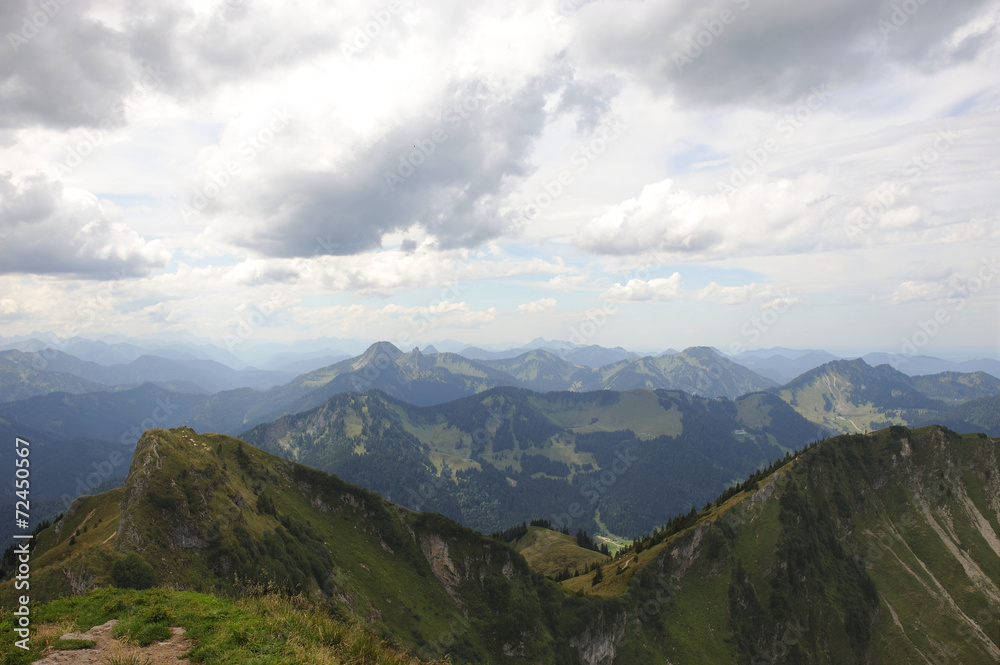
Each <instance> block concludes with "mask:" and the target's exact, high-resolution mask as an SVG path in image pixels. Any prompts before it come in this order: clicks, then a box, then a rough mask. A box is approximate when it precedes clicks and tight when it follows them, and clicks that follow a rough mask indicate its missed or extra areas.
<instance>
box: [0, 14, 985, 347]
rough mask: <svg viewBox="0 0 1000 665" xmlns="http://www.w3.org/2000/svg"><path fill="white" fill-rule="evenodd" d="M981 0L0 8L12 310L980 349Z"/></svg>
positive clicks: (192, 322) (280, 332) (181, 329)
mask: <svg viewBox="0 0 1000 665" xmlns="http://www.w3.org/2000/svg"><path fill="white" fill-rule="evenodd" d="M998 25H1000V2H996V1H974V0H951V1H949V2H944V0H905V1H899V0H893V1H887V0H811V1H810V2H807V3H805V2H793V1H791V0H709V1H705V0H674V1H670V2H636V1H606V2H605V1H594V2H586V1H585V0H547V1H546V0H543V1H542V2H518V1H516V0H504V1H503V2H476V3H470V2H466V1H458V0H455V1H447V0H442V1H435V2H428V1H423V2H421V1H419V0H399V1H396V0H393V1H392V2H387V3H383V2H380V1H375V2H352V1H344V2H340V1H338V2H336V3H333V2H310V1H299V2H295V1H293V2H284V1H283V2H277V1H274V2H265V1H263V0H221V1H220V0H186V1H185V0H176V1H172V2H169V3H164V2H152V1H150V2H144V1H142V0H138V1H134V0H120V1H119V0H100V1H98V0H94V1H87V0H30V1H26V2H24V1H15V0H11V1H8V2H3V3H0V37H2V43H0V336H5V337H11V336H19V335H27V334H31V333H33V332H36V331H41V332H45V333H48V334H51V335H55V336H58V337H71V336H74V335H81V336H85V337H91V338H97V337H100V336H102V335H109V334H115V335H124V336H131V337H139V338H163V339H191V340H195V339H197V340H204V341H211V342H212V343H215V344H217V345H219V346H222V347H223V348H227V349H229V350H231V351H234V352H236V353H239V352H240V351H242V350H246V349H248V348H252V347H253V346H254V345H255V344H260V343H262V342H264V341H282V342H294V341H296V340H304V339H312V338H317V337H334V338H356V339H371V340H379V339H381V340H387V341H390V342H393V343H395V344H397V346H400V347H401V348H404V349H408V348H410V347H412V346H413V345H415V344H417V345H426V344H427V343H428V342H433V341H435V340H445V339H452V340H459V341H461V342H463V343H469V344H477V345H482V346H488V345H502V344H507V343H513V344H516V343H524V342H527V341H528V340H531V339H533V338H536V337H545V338H548V339H557V340H570V341H572V342H574V343H578V344H600V345H603V346H624V347H626V348H629V349H667V348H677V349H680V348H685V347H687V346H692V345H713V346H716V347H718V348H720V349H721V350H723V351H727V352H733V353H738V352H740V351H742V350H746V349H758V348H768V347H776V346H785V347H792V348H825V349H828V350H832V351H834V352H836V351H837V350H848V349H851V350H859V351H861V350H867V351H888V352H895V353H922V354H929V355H947V354H948V353H951V354H958V353H962V352H963V351H964V352H967V353H969V354H972V355H979V356H987V357H1000V295H998V294H1000V288H998V284H1000V263H998V256H997V254H998V252H997V250H998V247H1000V242H998V240H1000V225H998V210H1000V205H998V204H1000V186H998V183H1000V158H998V155H1000V114H998V111H1000V75H998V74H997V72H998V71H1000V46H998Z"/></svg>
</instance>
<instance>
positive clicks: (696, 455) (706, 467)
mask: <svg viewBox="0 0 1000 665" xmlns="http://www.w3.org/2000/svg"><path fill="white" fill-rule="evenodd" d="M824 433H825V431H824V430H821V429H820V428H817V427H816V426H815V425H812V424H810V423H809V422H808V421H806V420H805V419H803V418H802V417H801V416H799V415H798V414H796V413H795V412H794V410H792V409H791V408H790V407H789V406H788V405H787V404H785V403H784V402H783V401H781V399H779V398H778V397H777V396H774V395H765V394H755V395H749V396H747V397H744V398H741V399H740V400H737V402H736V403H733V402H730V401H728V400H724V399H719V400H711V399H704V398H698V397H692V396H690V395H687V394H685V393H681V392H673V391H656V392H652V391H647V390H634V391H628V392H623V393H619V392H613V391H598V392H591V393H578V392H560V393H544V394H540V393H533V392H530V391H526V390H521V389H514V388H493V389H490V390H487V391H485V392H482V393H480V394H478V395H475V396H471V397H466V398H463V399H460V400H456V401H454V402H448V403H446V404H439V405H436V406H430V407H417V406H413V405H410V404H406V403H404V402H400V401H398V400H394V399H392V398H390V397H389V396H388V395H385V394H383V393H366V394H363V395H357V394H342V395H337V396H335V397H333V398H332V399H330V400H329V401H328V402H327V403H326V404H324V405H323V406H321V407H319V408H317V409H314V410H312V411H308V412H305V413H300V414H295V415H290V416H285V417H283V418H280V419H278V420H277V421H275V422H273V423H268V424H265V425H260V426H258V427H255V428H253V429H252V430H250V431H247V432H245V433H244V434H243V435H241V436H242V437H243V438H244V440H246V441H247V442H248V443H251V444H252V445H254V446H257V447H260V448H262V449H264V450H268V451H270V452H272V453H275V454H278V455H282V456H284V457H287V458H289V459H294V460H296V461H298V462H301V463H303V464H308V465H311V466H314V467H316V468H319V469H322V470H324V471H328V472H330V473H335V474H337V475H339V476H341V477H343V478H345V479H347V480H349V481H350V482H354V483H357V484H359V485H362V486H363V487H367V488H368V489H371V490H374V491H377V492H380V493H381V494H382V495H383V496H385V497H386V498H387V499H389V500H390V501H393V502H396V503H399V504H401V505H405V506H407V507H410V508H413V509H419V510H425V511H426V510H431V511H435V512H440V513H442V514H444V515H446V516H448V517H450V518H452V519H455V520H457V521H459V522H462V523H463V524H466V525H468V526H470V527H472V528H475V529H478V530H480V531H482V532H484V533H490V532H493V531H498V530H501V529H504V528H506V527H508V526H510V525H512V524H519V523H521V522H528V521H530V520H532V519H535V518H546V519H549V520H550V521H552V522H553V523H554V524H556V525H557V528H561V527H563V526H565V527H567V528H569V529H570V531H571V532H574V533H575V531H576V530H577V529H578V528H582V529H584V530H586V531H588V532H589V533H594V534H601V535H604V536H606V537H611V536H624V537H633V536H638V535H641V534H643V533H648V532H649V531H650V530H651V529H653V527H655V526H656V525H658V524H661V523H663V522H665V521H666V520H668V519H670V518H671V517H672V516H673V515H675V514H676V513H678V512H686V511H687V510H689V509H690V508H691V507H693V506H696V505H697V506H700V505H702V504H703V503H704V502H705V501H710V500H711V499H713V498H714V497H715V496H716V495H717V494H718V493H719V492H721V491H723V490H724V489H725V488H726V487H727V486H729V485H730V484H731V483H733V482H738V481H740V480H742V479H743V478H745V477H746V476H748V475H749V474H750V473H752V472H753V471H755V470H757V469H758V468H759V467H761V466H762V465H767V464H769V463H770V462H771V461H772V460H774V459H775V458H778V457H780V456H781V455H782V454H784V453H785V452H786V451H788V450H792V449H795V448H801V447H802V446H803V445H805V444H806V443H808V442H810V441H813V440H815V439H817V438H819V437H820V436H822V435H823V434H824ZM652 497H655V500H651V499H652Z"/></svg>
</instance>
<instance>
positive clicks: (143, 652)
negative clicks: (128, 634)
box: [35, 620, 192, 665]
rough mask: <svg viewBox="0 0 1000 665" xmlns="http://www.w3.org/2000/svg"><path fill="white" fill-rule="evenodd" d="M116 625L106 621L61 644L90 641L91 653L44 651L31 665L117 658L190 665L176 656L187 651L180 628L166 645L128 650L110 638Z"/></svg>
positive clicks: (84, 664) (87, 664)
mask: <svg viewBox="0 0 1000 665" xmlns="http://www.w3.org/2000/svg"><path fill="white" fill-rule="evenodd" d="M116 623H118V622H117V621H114V620H112V621H109V622H107V623H106V624H104V625H102V626H94V627H93V628H91V629H90V630H88V631H87V632H86V633H66V634H65V635H63V636H62V638H63V639H65V640H94V641H96V642H97V645H96V646H95V647H94V648H93V649H79V650H76V651H53V650H52V649H51V648H50V649H46V650H45V652H44V653H43V654H42V658H41V659H40V660H36V661H35V665H102V663H104V662H105V658H107V657H109V656H118V655H134V656H137V662H139V663H144V662H145V663H149V665H164V664H166V665H181V664H183V665H190V661H188V660H185V659H181V658H179V656H180V655H181V654H182V653H184V652H185V651H187V650H188V649H190V648H191V646H192V643H191V640H189V639H188V638H186V637H184V629H183V628H171V629H170V632H171V634H172V635H171V637H170V639H169V640H167V641H166V642H154V643H153V644H150V645H149V646H148V647H135V646H129V645H127V644H124V643H123V642H120V641H119V640H116V639H114V638H112V637H111V629H112V628H114V626H115V624H116Z"/></svg>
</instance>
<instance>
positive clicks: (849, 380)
mask: <svg viewBox="0 0 1000 665" xmlns="http://www.w3.org/2000/svg"><path fill="white" fill-rule="evenodd" d="M958 376H962V375H958ZM936 377H937V378H935V377H919V378H920V379H922V380H920V381H917V380H916V379H914V378H911V377H909V376H907V375H905V374H903V373H902V372H900V371H898V370H895V369H893V368H892V367H890V366H889V365H879V366H878V367H872V366H870V365H868V364H867V363H866V362H865V361H864V360H861V359H857V360H836V361H834V362H830V363H827V364H825V365H822V366H820V367H817V368H816V369H814V370H810V371H809V372H806V373H805V374H803V375H802V376H800V377H798V378H797V379H795V380H794V381H792V382H791V383H788V384H786V385H784V386H781V387H780V388H775V389H773V391H774V392H775V393H776V394H778V395H780V396H781V398H782V399H784V400H785V401H786V402H788V403H789V404H790V405H791V406H792V407H793V408H794V409H795V410H796V411H798V412H799V413H800V414H801V415H802V416H804V417H805V418H807V419H808V420H810V421H812V422H814V423H816V424H818V425H822V426H823V427H826V428H829V429H830V430H832V431H836V432H845V433H860V432H867V431H872V430H875V429H880V428H883V427H888V426H890V425H907V424H916V423H920V422H923V421H925V420H926V419H928V418H930V417H931V416H934V415H936V414H938V413H940V412H941V411H944V410H946V409H947V408H948V406H949V405H948V404H946V403H945V402H944V401H941V400H940V399H937V398H935V397H931V396H930V395H929V394H927V392H924V391H930V392H932V393H936V394H951V395H954V394H956V393H957V387H956V386H957V385H959V384H960V380H959V379H957V378H956V377H952V376H949V375H947V374H943V375H936Z"/></svg>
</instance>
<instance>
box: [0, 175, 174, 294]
mask: <svg viewBox="0 0 1000 665" xmlns="http://www.w3.org/2000/svg"><path fill="white" fill-rule="evenodd" d="M0 237H2V238H3V241H2V242H0V273H35V274H62V275H71V276H80V277H88V278H92V279H101V280H111V279H116V275H121V274H122V273H124V274H127V275H135V276H144V275H148V274H149V273H150V271H152V270H153V269H154V268H160V267H163V266H164V265H166V262H167V259H168V255H167V252H166V250H164V249H163V248H161V247H160V246H159V244H158V243H155V242H154V243H148V242H146V241H145V240H143V239H142V238H141V237H140V236H139V235H138V234H137V233H135V231H133V230H132V229H131V228H129V227H128V226H127V225H126V224H125V223H124V222H123V221H122V220H121V219H120V217H119V216H118V215H117V214H116V213H115V212H114V211H112V210H108V209H106V208H105V206H103V205H101V203H100V202H99V201H98V200H97V198H96V197H94V196H92V195H90V194H87V193H86V192H82V191H79V190H76V191H73V192H67V191H65V190H64V189H63V187H62V184H61V183H59V182H53V181H50V180H49V179H48V177H47V176H45V175H41V174H35V175H30V176H26V177H23V178H20V179H17V180H15V178H14V177H13V176H12V175H11V174H10V173H3V174H0Z"/></svg>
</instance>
